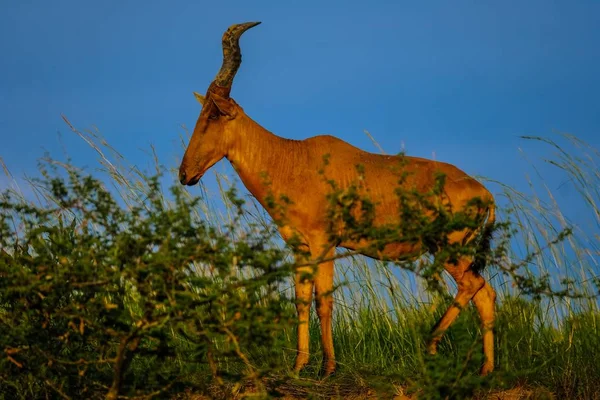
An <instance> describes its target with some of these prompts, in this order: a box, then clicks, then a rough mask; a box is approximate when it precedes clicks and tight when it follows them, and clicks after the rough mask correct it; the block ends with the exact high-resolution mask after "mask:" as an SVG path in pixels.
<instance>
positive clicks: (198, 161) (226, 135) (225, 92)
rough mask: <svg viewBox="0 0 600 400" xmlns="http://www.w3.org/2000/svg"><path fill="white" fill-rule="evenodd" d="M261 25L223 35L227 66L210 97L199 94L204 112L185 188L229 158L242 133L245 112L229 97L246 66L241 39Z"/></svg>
mask: <svg viewBox="0 0 600 400" xmlns="http://www.w3.org/2000/svg"><path fill="white" fill-rule="evenodd" d="M258 24H260V22H247V23H245V24H237V25H232V26H230V27H229V29H227V31H225V33H224V34H223V41H222V42H223V64H222V66H221V69H220V70H219V73H218V74H217V76H216V77H215V79H214V81H213V82H212V83H211V84H210V86H209V87H208V90H207V91H206V96H202V95H201V94H199V93H195V92H194V95H195V96H196V99H197V100H198V101H199V102H200V104H202V111H201V112H200V116H199V117H198V121H197V122H196V126H195V127H194V132H193V133H192V138H191V139H190V143H189V144H188V147H187V149H186V151H185V154H184V156H183V160H182V161H181V166H180V167H179V181H180V182H181V184H182V185H188V186H192V185H195V184H196V183H198V181H199V180H200V178H201V177H202V175H204V173H205V172H206V171H207V170H208V169H209V168H210V167H212V166H213V165H214V164H215V163H216V162H217V161H219V160H221V159H222V158H223V157H225V156H227V152H228V149H229V147H230V144H231V143H232V140H233V139H234V133H235V132H236V131H237V130H238V127H237V125H238V124H239V119H237V120H236V116H238V114H240V113H243V110H242V108H241V107H240V106H238V105H237V103H236V102H235V101H234V100H233V99H232V98H231V97H229V93H230V92H231V85H232V83H233V78H234V77H235V73H236V72H237V70H238V68H239V67H240V64H241V63H242V53H241V50H240V44H239V40H240V37H241V36H242V34H243V33H244V32H245V31H247V30H248V29H250V28H252V27H254V26H256V25H258Z"/></svg>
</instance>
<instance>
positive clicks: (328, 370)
mask: <svg viewBox="0 0 600 400" xmlns="http://www.w3.org/2000/svg"><path fill="white" fill-rule="evenodd" d="M335 367H336V363H335V361H326V362H324V363H323V365H322V366H321V376H322V377H323V379H325V378H329V377H330V376H331V375H333V374H335Z"/></svg>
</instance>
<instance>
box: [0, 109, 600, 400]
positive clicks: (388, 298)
mask: <svg viewBox="0 0 600 400" xmlns="http://www.w3.org/2000/svg"><path fill="white" fill-rule="evenodd" d="M65 122H66V123H67V124H68V126H69V127H70V128H71V130H72V131H73V132H74V133H75V134H76V135H78V136H79V137H80V138H81V139H83V140H84V141H86V143H88V144H89V146H90V147H91V149H92V150H93V151H95V152H96V153H97V155H98V162H99V168H100V174H102V175H103V176H104V181H105V183H106V185H107V186H109V187H111V188H112V191H113V192H114V193H116V194H117V195H118V197H119V199H120V201H121V202H122V204H124V205H125V206H129V205H132V204H140V202H143V198H144V195H145V193H147V187H146V183H145V182H146V181H145V179H143V177H144V176H145V172H144V171H140V170H139V169H138V168H137V167H135V166H132V165H130V164H129V163H128V162H127V159H126V158H125V157H124V156H122V155H121V154H120V153H119V152H118V151H117V150H116V149H114V148H112V147H111V146H110V145H109V144H108V143H107V142H106V141H104V140H103V139H102V137H101V136H100V135H99V134H98V133H97V132H93V131H86V132H81V131H79V130H77V129H76V128H74V127H73V126H72V125H71V124H70V123H69V122H68V120H66V119H65ZM523 140H528V141H533V142H535V144H536V145H538V146H547V147H549V148H551V149H553V151H554V155H553V157H552V158H550V159H548V160H546V161H545V162H547V163H549V164H551V165H552V166H554V167H555V168H556V172H557V173H559V174H561V175H562V176H563V181H565V182H568V185H571V187H572V190H574V191H576V193H578V196H579V200H580V203H579V204H580V205H579V207H580V208H579V209H578V213H579V218H580V219H581V218H582V219H583V220H585V221H587V222H588V223H590V227H591V228H590V227H588V228H585V227H582V226H575V225H574V224H573V222H572V221H571V218H570V216H569V215H568V213H566V212H564V208H563V207H564V206H563V205H561V204H560V201H559V200H557V196H556V195H555V194H554V192H553V190H551V188H550V186H549V185H548V184H547V183H546V181H545V180H544V179H543V177H542V176H540V175H538V174H537V173H536V162H533V163H532V169H533V171H534V174H533V178H526V179H527V185H528V187H529V190H528V191H527V192H525V191H517V190H516V189H514V188H513V187H511V186H510V185H506V184H502V183H500V182H496V181H488V186H490V187H491V188H492V187H493V188H495V189H496V190H495V192H496V193H495V194H496V197H497V199H498V201H499V204H501V205H502V207H501V209H500V210H499V213H498V215H499V219H500V220H510V221H511V222H512V223H513V226H515V227H516V228H517V229H518V232H519V233H518V234H517V235H516V236H515V237H514V238H513V240H512V244H513V246H512V252H511V253H509V254H507V255H506V257H507V259H510V260H513V261H514V260H519V259H520V258H521V257H522V256H523V254H526V253H535V254H536V257H535V259H534V262H533V263H531V264H527V265H523V266H522V268H523V271H525V273H531V274H535V275H548V276H550V277H551V282H552V285H553V286H554V287H559V285H560V284H561V283H563V280H564V279H569V280H570V281H569V283H568V285H572V286H573V287H576V288H577V289H578V290H579V291H580V292H582V293H584V294H586V295H588V296H587V297H582V298H575V299H573V298H568V297H566V298H564V297H563V298H561V297H555V298H541V299H533V298H531V297H529V296H525V295H523V294H522V293H520V292H519V291H518V289H517V288H515V287H514V285H512V282H511V281H510V280H509V279H508V278H507V277H506V276H505V275H503V274H501V273H498V272H497V270H496V269H495V268H494V267H493V266H490V267H488V269H487V270H486V271H485V274H486V275H487V276H486V278H488V279H489V280H490V282H491V283H492V284H493V286H494V287H495V289H496V291H497V293H498V304H499V306H498V309H497V318H498V322H497V326H496V333H497V335H496V346H497V354H496V365H498V372H497V373H496V378H495V379H492V380H490V381H489V382H492V383H491V384H493V385H494V387H495V388H496V389H498V388H508V387H515V386H518V387H522V388H538V387H540V388H544V391H545V392H547V393H553V394H554V396H556V398H581V399H584V398H585V399H589V398H592V399H593V398H600V389H598V388H600V367H599V366H598V365H599V364H598V360H600V310H599V306H600V303H599V300H598V296H597V295H598V287H599V285H598V283H599V276H600V268H599V266H598V263H597V261H598V255H599V254H600V240H599V239H600V236H599V234H598V232H599V230H598V227H600V189H598V188H600V168H598V161H599V155H600V153H599V152H598V151H597V150H596V149H593V148H591V147H590V146H588V145H586V144H585V143H583V142H581V141H580V140H578V139H577V138H576V137H574V136H570V135H561V136H558V137H557V138H556V140H554V139H547V138H539V137H527V138H524V139H523ZM559 142H560V143H559ZM182 152H183V150H182ZM150 157H151V162H152V163H151V166H152V167H151V168H154V169H156V170H160V169H161V168H163V166H162V165H161V164H160V161H159V160H158V157H157V156H156V153H155V152H154V151H153V149H152V151H151V153H150ZM50 162H52V163H54V164H56V165H58V166H61V163H60V162H58V161H55V160H51V161H50ZM3 167H4V171H5V174H6V175H7V177H8V178H9V179H12V180H13V187H12V190H13V193H14V194H15V195H17V196H20V197H21V198H22V199H23V201H28V202H36V201H38V202H39V201H43V200H45V201H51V200H52V199H50V198H47V197H46V196H47V193H45V192H43V191H40V190H38V188H37V187H36V184H35V182H33V181H30V180H29V181H28V183H29V185H30V186H29V189H28V190H27V191H25V190H21V189H20V188H19V186H18V185H17V182H18V181H17V180H15V179H14V178H13V177H12V175H11V174H10V172H9V169H8V168H7V167H6V166H4V165H3ZM170 173H171V174H170V175H167V178H166V179H169V180H172V181H175V180H176V176H175V175H176V171H175V170H174V169H171V170H170ZM524 175H525V174H524ZM216 179H217V183H218V189H217V191H216V192H215V194H213V195H209V193H210V191H209V190H208V189H207V188H206V187H204V186H202V183H201V184H200V191H201V194H202V200H203V201H202V202H201V203H200V206H199V207H198V209H197V210H196V211H195V212H196V215H195V216H194V217H195V218H198V219H202V220H206V221H210V223H211V224H212V225H214V226H215V227H219V226H221V225H223V224H224V223H227V222H230V221H231V219H232V215H231V213H232V212H233V211H232V210H233V207H232V206H231V204H230V203H229V197H228V196H227V195H226V192H227V190H228V189H229V188H230V186H231V185H232V182H233V180H232V178H231V177H230V176H227V175H222V174H216ZM247 199H248V201H247V203H246V205H245V214H244V218H246V219H247V220H248V221H250V220H251V221H253V222H254V223H259V224H262V225H264V226H270V225H272V223H271V221H270V219H269V218H268V216H267V215H266V213H265V212H264V210H262V208H261V207H260V206H259V205H258V204H257V203H256V202H255V201H253V200H252V199H251V198H249V197H247ZM164 201H165V202H168V201H169V196H168V194H166V193H165V194H164ZM568 227H570V228H572V229H573V234H572V235H570V236H568V238H567V239H566V241H562V242H559V243H555V244H550V243H552V240H553V238H554V237H555V236H556V234H557V233H558V232H560V231H561V230H562V229H565V228H568ZM246 233H247V232H245V231H244V229H243V227H240V231H239V232H237V234H238V235H244V234H246ZM273 245H274V246H284V244H283V243H282V242H281V241H278V240H275V241H274V242H273ZM197 272H198V273H199V274H206V273H209V272H208V271H206V270H205V269H203V266H201V265H198V266H197ZM336 273H337V276H336V285H337V286H338V289H337V290H336V291H335V293H334V298H335V306H334V308H335V313H334V341H335V350H336V354H337V357H338V362H339V364H340V369H339V372H338V374H337V376H336V377H334V378H332V379H330V380H329V381H327V382H325V383H318V382H317V381H316V378H317V376H318V368H317V366H318V365H320V359H319V358H320V357H321V356H320V351H319V347H320V344H319V334H318V322H317V320H316V318H314V316H313V318H312V325H311V327H312V329H311V349H312V350H313V356H312V357H313V359H312V360H311V363H310V366H311V367H309V369H308V371H307V372H306V373H305V374H304V375H303V378H304V379H305V381H304V382H303V383H302V382H297V384H296V385H295V386H294V384H292V385H287V386H285V385H283V386H282V389H281V390H282V391H283V392H286V390H287V392H288V393H295V394H297V395H302V396H304V395H308V394H311V395H312V396H319V395H322V396H330V397H331V396H335V395H339V396H340V397H348V396H350V395H354V396H359V395H360V394H364V393H367V392H369V391H371V390H375V391H379V393H388V394H389V393H394V392H396V393H401V392H406V391H411V390H417V391H418V389H417V388H418V387H421V395H422V396H424V397H425V398H427V397H428V396H429V395H430V394H431V393H434V392H435V393H449V394H448V397H450V398H452V397H460V396H461V393H463V392H461V386H460V385H461V383H460V382H461V381H460V379H459V378H460V377H464V376H473V377H474V376H475V372H476V369H477V366H478V361H480V359H478V358H477V357H478V353H480V351H479V348H478V347H477V346H478V343H479V339H478V338H479V335H480V332H479V330H478V328H477V327H478V321H477V316H476V313H474V312H472V310H467V311H466V312H463V313H461V316H460V318H459V319H458V321H457V322H456V323H455V325H453V327H452V328H451V329H450V331H449V332H448V334H447V335H446V336H445V338H444V340H443V341H442V343H441V345H440V354H439V355H438V357H437V361H436V363H432V362H431V360H430V357H428V356H426V355H425V354H426V352H425V349H424V342H425V341H424V338H425V335H426V334H427V332H428V331H429V329H430V328H431V327H432V326H433V324H434V322H435V321H436V320H437V318H439V316H440V315H441V313H442V312H443V311H444V310H445V308H446V307H447V306H448V304H449V303H448V299H447V298H445V297H443V296H440V295H435V294H432V293H430V292H428V291H427V290H425V287H424V285H423V284H422V283H421V282H420V281H418V280H417V279H416V278H415V275H414V274H413V273H411V272H407V271H404V270H401V269H398V268H396V267H394V266H393V265H391V264H387V263H383V262H380V261H374V260H369V259H365V258H362V257H357V256H352V257H348V258H345V259H341V260H340V261H338V262H337V264H336ZM444 282H445V285H446V287H447V289H448V291H449V292H450V293H454V291H455V287H454V286H453V283H452V281H451V280H449V279H447V277H444ZM291 290H292V286H291V282H290V283H289V285H285V286H283V287H281V291H282V292H286V293H288V294H289V293H291ZM285 335H286V336H287V339H288V340H287V341H288V343H289V346H288V347H286V348H283V349H282V352H281V357H283V358H285V359H288V360H289V362H288V365H291V364H292V363H293V357H294V353H295V350H294V349H295V343H294V341H295V334H294V331H293V330H289V331H287V332H286V333H285ZM473 348H476V351H472V349H473ZM464 354H469V358H468V360H467V361H465V359H464V357H462V355H464ZM440 360H442V361H441V362H440ZM252 362H254V363H256V364H257V365H260V364H261V363H268V360H261V354H260V351H259V352H258V353H256V354H253V360H252ZM440 365H441V367H440ZM436 368H437V369H436ZM285 373H286V371H283V372H282V375H285ZM444 374H446V375H444ZM459 375H460V376H459ZM448 376H450V378H448ZM444 377H445V378H444ZM440 382H442V383H443V385H445V386H444V387H442V386H439V387H438V386H436V385H442V383H440ZM423 384H427V385H429V386H430V387H432V388H435V390H433V391H432V392H427V391H425V392H423V390H422V387H423ZM453 385H454V386H453ZM315 387H317V389H315ZM490 390H491V389H490ZM464 393H466V392H464ZM486 393H487V391H486V390H482V391H480V394H479V395H480V396H485V394H486ZM532 393H533V392H532ZM536 393H539V392H536ZM383 396H385V395H383Z"/></svg>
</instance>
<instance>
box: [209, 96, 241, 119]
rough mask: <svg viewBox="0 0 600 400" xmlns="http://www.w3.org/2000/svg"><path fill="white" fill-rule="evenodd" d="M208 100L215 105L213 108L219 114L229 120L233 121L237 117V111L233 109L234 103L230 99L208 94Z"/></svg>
mask: <svg viewBox="0 0 600 400" xmlns="http://www.w3.org/2000/svg"><path fill="white" fill-rule="evenodd" d="M210 99H211V100H212V101H213V102H214V103H215V106H217V108H218V109H219V112H220V113H221V114H222V115H224V116H226V117H228V118H229V119H234V118H235V116H236V115H237V110H236V109H235V103H234V102H233V101H231V99H226V98H225V97H221V96H219V95H218V94H216V93H212V92H211V94H210Z"/></svg>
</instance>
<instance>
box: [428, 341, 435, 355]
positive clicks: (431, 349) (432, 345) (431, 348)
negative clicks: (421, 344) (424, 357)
mask: <svg viewBox="0 0 600 400" xmlns="http://www.w3.org/2000/svg"><path fill="white" fill-rule="evenodd" d="M427 353H429V355H432V356H434V355H436V354H437V342H436V341H433V340H432V341H431V342H429V344H428V345H427Z"/></svg>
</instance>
